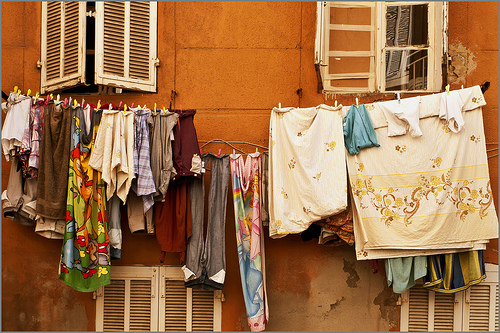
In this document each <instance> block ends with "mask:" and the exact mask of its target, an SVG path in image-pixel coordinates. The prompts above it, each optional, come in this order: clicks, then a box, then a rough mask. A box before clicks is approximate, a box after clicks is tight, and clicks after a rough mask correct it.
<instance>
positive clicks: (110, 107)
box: [109, 103, 111, 111]
mask: <svg viewBox="0 0 500 333" xmlns="http://www.w3.org/2000/svg"><path fill="white" fill-rule="evenodd" d="M109 111H111V103H109Z"/></svg>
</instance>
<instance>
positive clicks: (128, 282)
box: [96, 267, 158, 331]
mask: <svg viewBox="0 0 500 333" xmlns="http://www.w3.org/2000/svg"><path fill="white" fill-rule="evenodd" d="M112 269H113V275H112V277H111V284H109V285H107V286H104V287H101V288H99V290H98V291H97V307H96V311H97V316H96V317H97V318H96V330H97V331H156V330H157V323H158V311H157V309H158V300H157V297H156V295H157V291H156V288H157V285H156V273H155V271H156V268H150V267H113V268H112Z"/></svg>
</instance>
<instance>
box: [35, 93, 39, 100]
mask: <svg viewBox="0 0 500 333" xmlns="http://www.w3.org/2000/svg"><path fill="white" fill-rule="evenodd" d="M39 96H40V93H39V92H38V91H37V92H36V94H35V100H38V97H39Z"/></svg>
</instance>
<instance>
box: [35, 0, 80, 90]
mask: <svg viewBox="0 0 500 333" xmlns="http://www.w3.org/2000/svg"><path fill="white" fill-rule="evenodd" d="M86 8H87V5H86V2H85V1H79V2H76V1H49V2H45V1H43V2H42V43H41V63H42V71H41V93H42V94H44V93H47V92H51V91H55V90H59V89H63V88H69V87H74V86H76V85H79V84H84V83H85V52H86V49H85V30H86V17H85V11H86Z"/></svg>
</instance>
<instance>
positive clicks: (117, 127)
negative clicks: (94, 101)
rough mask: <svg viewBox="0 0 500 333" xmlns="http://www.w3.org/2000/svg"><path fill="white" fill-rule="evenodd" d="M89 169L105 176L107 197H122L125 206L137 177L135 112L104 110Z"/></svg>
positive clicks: (103, 177)
mask: <svg viewBox="0 0 500 333" xmlns="http://www.w3.org/2000/svg"><path fill="white" fill-rule="evenodd" d="M101 123H102V124H101V126H100V127H99V132H98V133H97V137H96V139H95V147H94V149H93V151H92V155H91V156H90V161H89V166H90V167H91V168H93V169H95V170H97V171H99V172H101V173H102V179H103V180H104V181H105V182H106V184H107V188H106V195H107V196H109V197H111V196H112V195H113V193H115V190H116V194H117V195H118V197H119V198H120V200H121V201H122V202H123V203H125V202H126V201H127V195H128V192H129V190H130V186H131V184H132V180H133V179H134V178H135V168H134V113H133V112H130V111H129V112H126V113H125V112H123V111H118V110H104V111H103V115H102V120H101Z"/></svg>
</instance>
